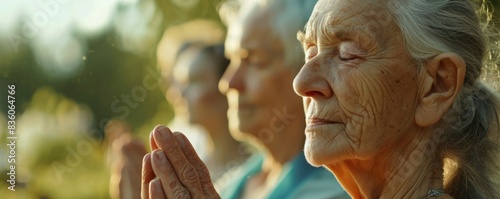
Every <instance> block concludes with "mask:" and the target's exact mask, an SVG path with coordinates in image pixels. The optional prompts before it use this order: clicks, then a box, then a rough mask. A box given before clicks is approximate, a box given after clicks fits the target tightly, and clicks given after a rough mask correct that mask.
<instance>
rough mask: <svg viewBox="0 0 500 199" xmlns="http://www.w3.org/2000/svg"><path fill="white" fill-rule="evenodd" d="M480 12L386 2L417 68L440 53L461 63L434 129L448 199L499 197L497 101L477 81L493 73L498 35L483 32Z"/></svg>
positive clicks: (447, 4) (458, 0) (423, 1)
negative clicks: (451, 98) (452, 94)
mask: <svg viewBox="0 0 500 199" xmlns="http://www.w3.org/2000/svg"><path fill="white" fill-rule="evenodd" d="M484 8H485V7H482V8H481V9H477V10H478V12H477V13H476V6H475V4H474V3H473V2H470V1H469V0H440V1H436V0H391V1H390V3H389V10H390V11H391V13H392V14H393V15H394V18H395V20H396V23H397V24H398V25H399V28H400V29H401V32H402V34H403V38H404V40H405V45H406V49H407V51H408V53H409V55H410V56H411V57H413V59H415V60H416V61H417V63H422V62H425V61H426V60H428V59H429V58H432V57H433V56H435V55H438V54H440V53H444V52H453V53H456V54H458V55H459V56H461V57H462V58H463V59H464V61H465V63H466V74H465V80H464V84H463V88H462V90H461V91H460V93H459V94H458V96H457V99H456V100H455V102H454V104H453V105H452V107H451V108H450V110H448V112H447V113H446V114H445V116H444V117H443V119H442V120H441V123H440V126H439V127H438V128H440V127H444V131H445V135H444V137H443V139H442V140H441V143H440V147H439V149H440V152H441V153H440V154H439V155H442V157H445V160H446V161H445V166H444V169H445V174H446V175H445V190H446V193H448V194H450V195H451V196H453V197H454V198H484V199H486V198H499V197H500V193H499V192H500V189H498V187H500V185H499V179H500V174H499V172H500V165H499V162H500V153H499V147H498V138H499V131H500V128H499V122H500V120H499V116H498V115H499V112H500V111H499V110H500V100H499V99H500V97H499V95H498V93H496V92H495V91H493V90H491V89H490V88H488V87H487V86H485V85H484V84H483V83H482V82H480V76H481V73H482V72H484V71H485V69H486V71H487V70H498V68H497V67H498V60H499V59H498V49H499V46H498V45H499V43H498V38H496V37H498V32H496V31H492V30H493V29H491V28H487V27H489V26H488V25H487V24H488V22H489V20H490V19H491V15H490V14H489V13H488V12H487V11H486V10H485V9H484ZM481 20H483V21H484V22H486V23H484V24H483V26H482V24H481V22H480V21H481ZM488 32H491V35H490V34H489V33H488ZM485 77H486V76H485ZM439 157H441V156H439Z"/></svg>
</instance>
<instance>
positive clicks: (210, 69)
mask: <svg viewBox="0 0 500 199" xmlns="http://www.w3.org/2000/svg"><path fill="white" fill-rule="evenodd" d="M228 65H229V60H227V59H226V58H225V57H224V46H223V44H216V45H210V46H205V45H203V44H202V43H199V42H191V43H185V44H184V45H183V46H182V47H181V49H180V50H179V51H178V53H177V56H176V62H175V63H174V66H173V78H174V81H173V82H175V83H174V84H173V85H172V86H175V87H178V89H179V91H180V93H181V97H182V99H183V101H185V104H186V108H187V113H188V114H187V116H188V121H189V123H190V124H191V125H199V126H201V127H202V128H203V130H204V132H206V136H205V137H206V139H205V143H204V148H203V149H201V150H203V151H204V153H205V157H204V158H202V160H203V162H205V164H206V165H207V167H208V170H209V171H210V173H211V177H212V179H213V180H217V179H218V178H219V177H220V176H221V175H222V174H224V173H225V172H226V171H228V170H230V169H231V168H233V167H236V166H237V165H239V164H241V163H242V162H243V161H244V160H245V159H246V157H247V155H248V154H247V153H246V151H245V150H244V149H245V148H244V147H245V146H244V145H243V144H242V143H240V142H238V141H236V140H235V139H234V138H233V137H232V136H231V135H230V132H229V126H228V125H229V123H228V118H227V109H228V102H227V98H226V96H224V95H223V94H222V93H221V92H219V90H218V82H219V80H220V78H221V77H222V74H223V73H224V71H225V70H226V68H227V66H228Z"/></svg>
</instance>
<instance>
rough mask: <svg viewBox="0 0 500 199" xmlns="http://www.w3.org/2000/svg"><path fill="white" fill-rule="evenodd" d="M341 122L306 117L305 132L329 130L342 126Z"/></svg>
mask: <svg viewBox="0 0 500 199" xmlns="http://www.w3.org/2000/svg"><path fill="white" fill-rule="evenodd" d="M342 126H343V124H341V122H339V121H336V120H329V119H323V118H316V117H311V118H308V119H307V126H306V129H305V132H306V133H319V132H331V131H332V130H333V129H337V128H340V127H342Z"/></svg>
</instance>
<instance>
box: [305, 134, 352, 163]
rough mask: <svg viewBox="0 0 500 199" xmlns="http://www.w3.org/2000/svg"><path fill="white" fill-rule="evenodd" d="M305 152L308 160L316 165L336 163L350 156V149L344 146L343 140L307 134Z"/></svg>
mask: <svg viewBox="0 0 500 199" xmlns="http://www.w3.org/2000/svg"><path fill="white" fill-rule="evenodd" d="M304 153H305V156H306V160H307V162H309V164H311V165H312V166H315V167H319V166H324V165H327V164H335V163H338V162H340V161H342V160H343V159H348V158H349V156H348V155H349V154H348V150H346V148H343V147H342V143H341V142H335V141H332V140H328V139H321V138H311V137H310V136H306V143H305V145H304Z"/></svg>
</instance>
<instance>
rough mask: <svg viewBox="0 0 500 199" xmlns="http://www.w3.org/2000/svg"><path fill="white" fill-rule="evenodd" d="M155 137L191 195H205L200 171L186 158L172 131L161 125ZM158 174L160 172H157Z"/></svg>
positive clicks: (196, 196) (154, 133)
mask: <svg viewBox="0 0 500 199" xmlns="http://www.w3.org/2000/svg"><path fill="white" fill-rule="evenodd" d="M153 137H154V139H155V141H156V144H158V146H159V147H160V149H162V150H163V152H164V154H165V155H166V157H167V159H168V161H169V162H170V164H171V165H172V167H173V168H174V170H175V174H176V175H177V177H178V178H179V180H180V182H181V183H182V184H183V185H184V187H186V189H188V190H189V193H191V196H193V197H195V198H198V196H200V197H202V196H203V195H204V193H203V189H202V187H201V184H200V179H199V177H198V173H197V172H196V169H195V168H194V166H193V165H191V163H190V162H189V161H188V160H187V159H186V157H185V156H184V153H183V152H182V150H181V148H180V146H179V143H178V141H177V139H175V137H174V135H173V134H172V132H171V131H170V130H169V129H168V128H166V127H162V126H159V127H157V128H155V132H153ZM156 174H158V173H156Z"/></svg>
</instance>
